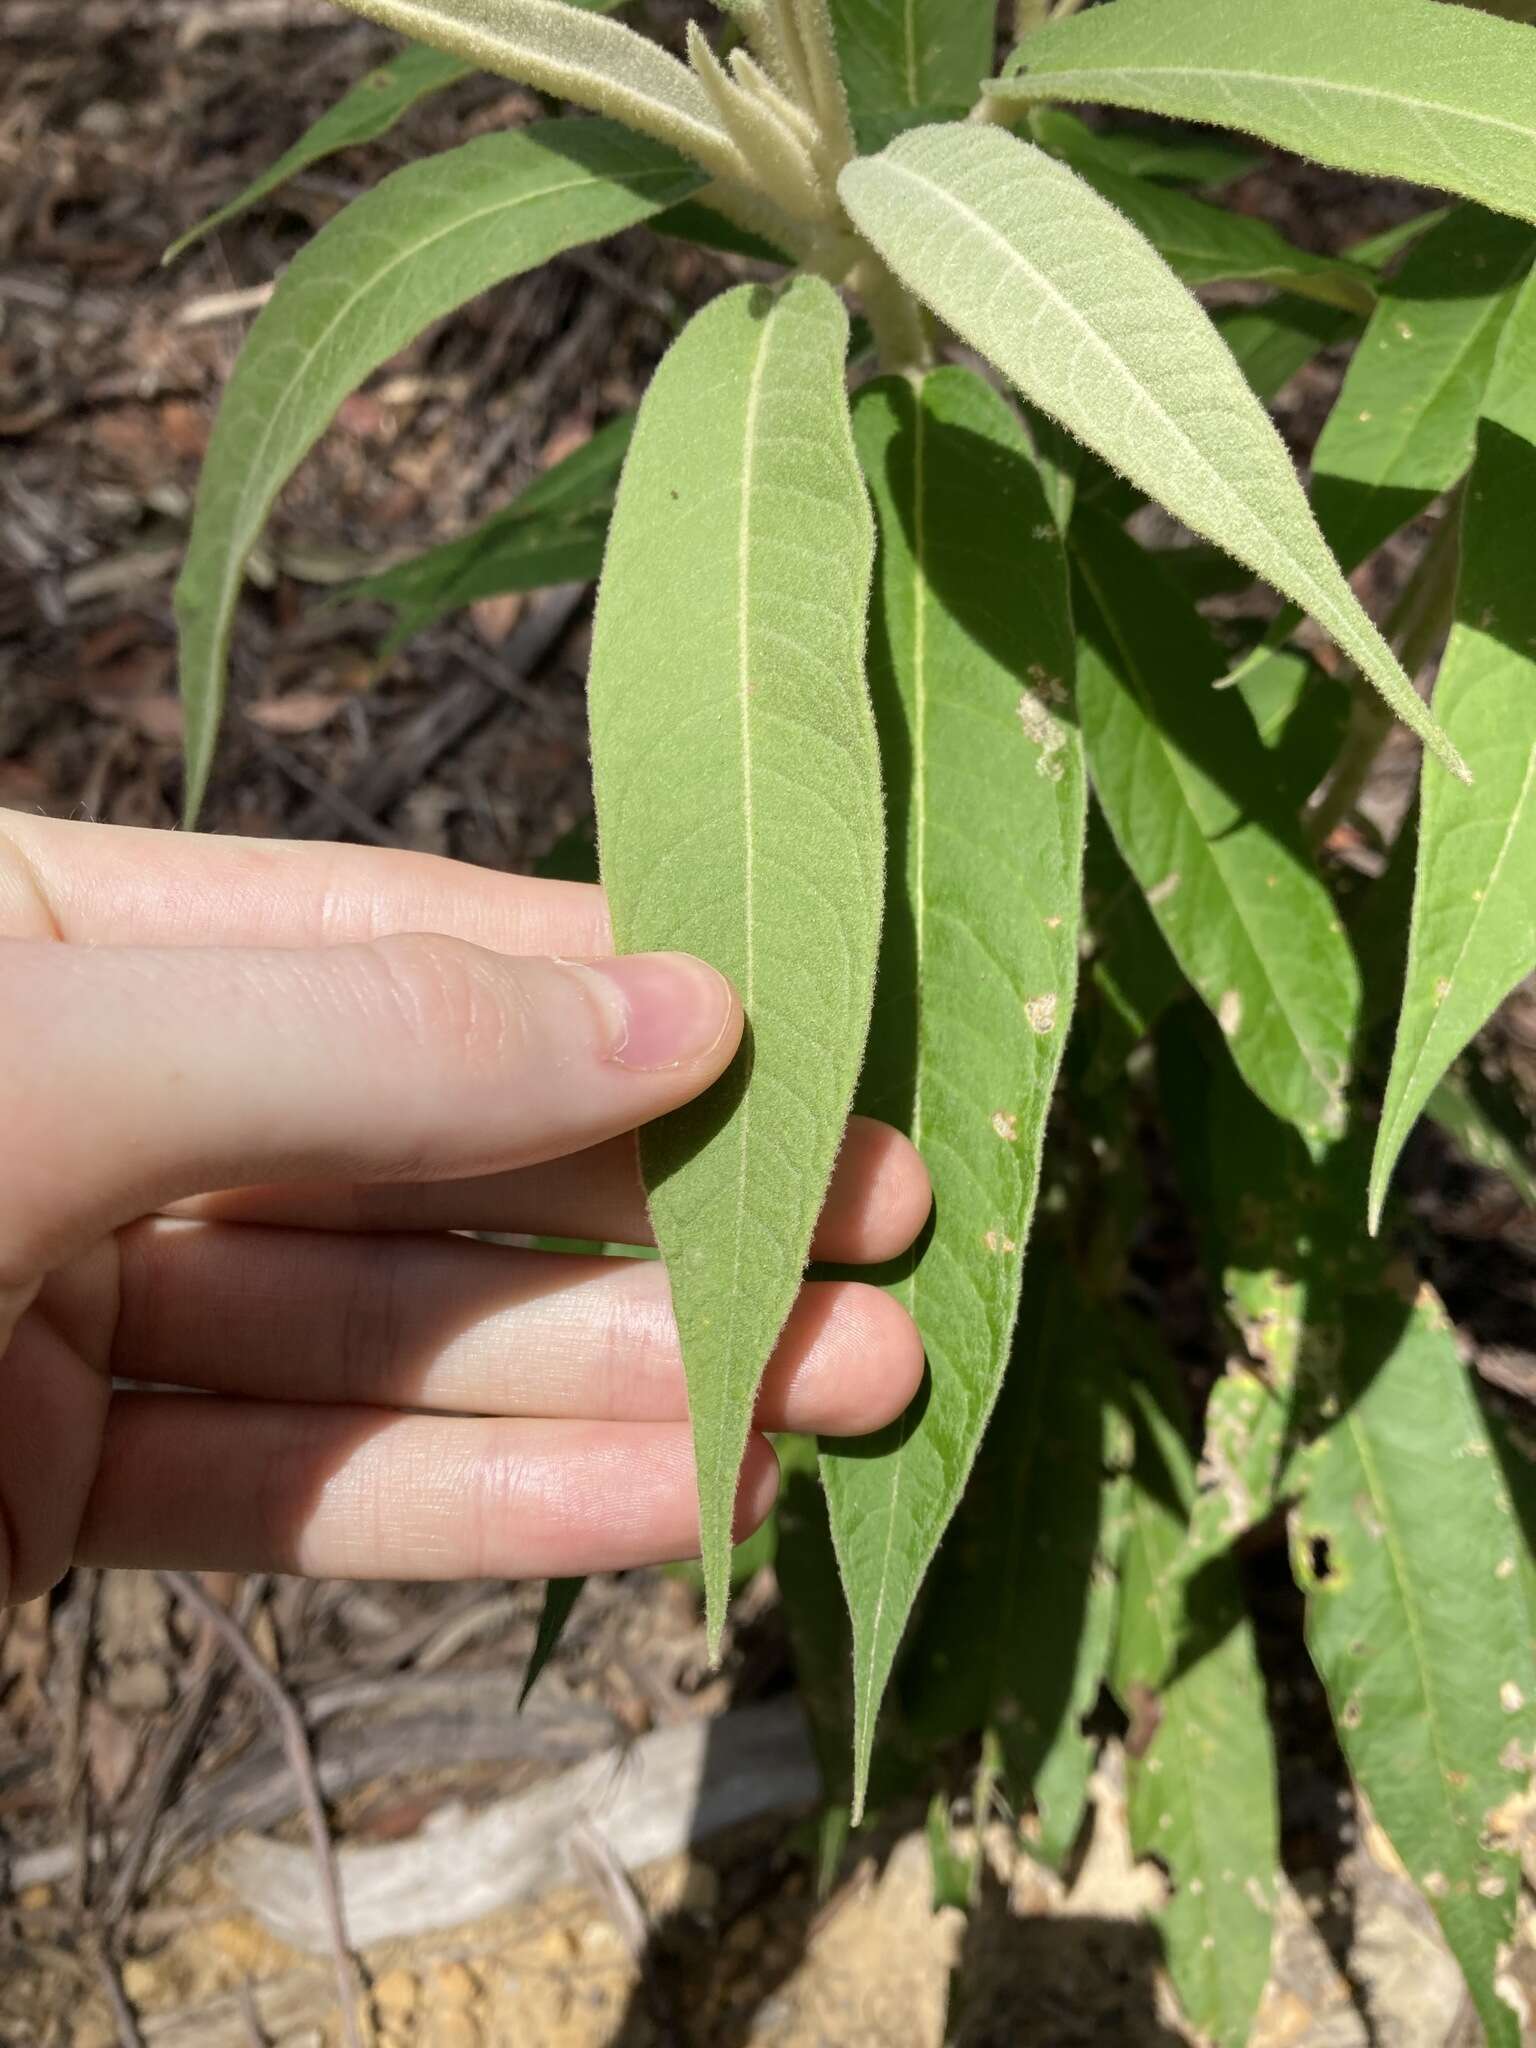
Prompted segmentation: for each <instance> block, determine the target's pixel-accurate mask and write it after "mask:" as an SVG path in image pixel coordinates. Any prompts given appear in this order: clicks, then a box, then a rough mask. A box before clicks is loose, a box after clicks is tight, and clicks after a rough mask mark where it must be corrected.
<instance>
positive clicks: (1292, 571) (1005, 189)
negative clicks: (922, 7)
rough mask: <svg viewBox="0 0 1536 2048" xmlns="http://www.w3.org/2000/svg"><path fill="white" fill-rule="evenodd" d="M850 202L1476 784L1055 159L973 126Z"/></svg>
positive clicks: (1207, 336)
mask: <svg viewBox="0 0 1536 2048" xmlns="http://www.w3.org/2000/svg"><path fill="white" fill-rule="evenodd" d="M1118 5H1119V6H1124V5H1125V0H1118ZM1109 11H1110V12H1111V13H1114V12H1117V11H1118V7H1117V8H1115V9H1111V10H1109ZM838 189H839V191H840V192H841V193H842V196H843V200H844V203H845V205H846V206H847V208H848V211H849V213H850V214H851V215H852V216H853V219H854V222H855V225H856V226H858V227H859V228H861V229H862V230H863V231H864V233H865V234H867V235H868V236H869V238H870V239H871V240H872V241H873V242H874V244H875V246H876V247H877V248H878V249H879V251H880V253H881V255H882V256H884V257H885V259H886V261H887V262H888V263H889V264H890V265H891V267H892V269H894V270H895V271H896V272H897V274H898V275H899V276H900V277H901V278H902V280H903V282H904V283H906V284H907V285H908V286H909V287H910V288H911V289H912V290H913V291H915V292H916V293H917V294H918V295H919V296H920V297H921V298H923V299H924V300H926V302H927V303H928V304H929V305H930V306H932V308H933V309H934V311H935V312H937V313H938V314H939V315H940V317H941V318H942V319H944V320H946V321H947V322H948V323H949V325H950V326H951V327H953V328H954V329H955V331H956V332H957V333H958V334H960V335H961V336H962V337H963V338H964V339H965V340H966V341H968V342H970V344H971V345H972V347H974V348H976V349H978V350H979V351H980V352H981V354H982V355H984V356H986V357H987V358H988V359H989V360H990V361H991V362H993V363H995V364H996V366H997V367H998V368H999V369H1000V370H1001V371H1002V372H1003V373H1004V375H1005V376H1006V377H1008V378H1009V379H1010V381H1011V382H1013V383H1015V384H1016V385H1017V386H1018V387H1019V389H1020V390H1021V391H1023V392H1024V393H1025V394H1026V396H1027V397H1029V398H1031V399H1032V400H1033V401H1034V402H1035V404H1037V405H1038V406H1040V407H1041V409H1042V410H1043V411H1045V412H1049V413H1051V414H1053V415H1054V416H1055V417H1056V418H1057V419H1059V420H1060V421H1061V422H1062V424H1063V425H1064V426H1066V427H1068V428H1070V429H1071V431H1072V432H1073V433H1075V434H1077V435H1078V436H1079V437H1080V438H1081V439H1082V440H1084V441H1086V442H1087V443H1088V445H1089V447H1090V448H1093V449H1094V450H1095V451H1096V452H1097V453H1098V454H1099V455H1101V456H1103V458H1104V459H1105V461H1106V462H1109V463H1110V464H1111V465H1112V466H1113V467H1114V468H1116V469H1118V470H1120V471H1121V472H1122V473H1123V474H1124V475H1125V476H1127V477H1128V478H1129V479H1130V480H1131V482H1132V483H1133V484H1135V485H1136V486H1137V488H1138V489H1139V490H1143V491H1146V492H1147V493H1148V494H1149V495H1150V496H1152V497H1155V498H1157V499H1159V500H1160V501H1161V502H1162V503H1163V504H1164V505H1166V506H1167V508H1168V510H1169V511H1170V512H1172V513H1173V514H1174V515H1175V516H1176V517H1177V518H1179V519H1182V520H1183V521H1184V522H1185V524H1186V525H1187V526H1190V527H1192V528H1193V529H1194V530H1195V532H1197V533H1201V534H1204V535H1205V537H1206V538H1207V539H1208V540H1213V541H1215V542H1216V543H1217V545H1218V546H1220V547H1223V548H1225V549H1226V550H1227V552H1228V553H1229V554H1231V555H1234V556H1235V557H1236V558H1237V560H1238V561H1240V562H1245V563H1246V564H1247V565H1248V567H1249V568H1250V569H1252V570H1254V571H1255V573H1256V574H1258V575H1260V576H1263V577H1265V578H1266V579H1267V580H1268V581H1269V582H1271V583H1273V584H1274V585H1275V586H1276V588H1277V589H1280V590H1282V591H1284V592H1285V593H1286V595H1287V596H1289V597H1292V598H1294V599H1295V601H1296V602H1297V603H1298V604H1302V605H1304V606H1306V607H1307V609H1308V610H1309V611H1310V612H1311V613H1312V615H1313V617H1314V618H1315V619H1316V620H1317V621H1318V623H1319V624H1320V625H1322V626H1324V627H1325V628H1326V629H1327V630H1328V632H1329V633H1331V634H1332V635H1333V637H1334V639H1335V640H1337V641H1338V643H1339V645H1340V646H1341V647H1342V648H1343V649H1344V650H1345V652H1346V653H1348V654H1350V655H1351V656H1352V657H1353V658H1354V660H1355V661H1356V662H1357V663H1358V665H1359V667H1360V668H1361V670H1362V671H1363V673H1365V674H1366V675H1368V676H1369V677H1370V679H1371V680H1372V681H1373V682H1374V683H1375V684H1376V686H1377V688H1378V689H1380V690H1381V692H1382V694H1383V696H1385V697H1386V699H1387V701H1388V702H1389V703H1390V704H1391V706H1392V708H1393V709H1394V711H1396V713H1397V714H1398V716H1399V717H1400V718H1401V719H1402V720H1403V721H1404V723H1405V724H1407V725H1409V726H1411V727H1412V728H1413V729H1414V730H1415V731H1416V732H1418V733H1420V734H1421V735H1422V736H1423V737H1424V738H1425V739H1427V740H1428V742H1429V744H1430V745H1431V746H1433V747H1434V748H1435V749H1436V751H1438V752H1440V753H1441V755H1442V758H1444V759H1446V760H1447V762H1448V763H1449V764H1450V765H1452V766H1455V767H1458V768H1459V765H1460V764H1459V763H1458V762H1457V761H1456V757H1455V755H1454V753H1453V752H1452V751H1450V750H1449V749H1448V748H1447V747H1446V743H1445V741H1444V739H1443V737H1442V736H1441V734H1440V732H1439V729H1438V728H1437V727H1436V726H1435V724H1434V721H1433V720H1432V719H1431V718H1430V717H1429V715H1428V713H1427V712H1426V711H1425V709H1424V706H1423V704H1422V702H1421V701H1420V699H1419V697H1418V696H1417V694H1416V693H1415V691H1414V689H1413V686H1412V684H1411V683H1410V682H1409V681H1408V678H1407V677H1406V676H1405V675H1404V674H1403V673H1402V671H1401V669H1400V668H1399V667H1398V665H1397V663H1396V661H1395V660H1394V658H1393V656H1392V653H1391V650H1390V649H1389V648H1388V647H1387V645H1386V643H1385V641H1384V640H1383V639H1382V638H1381V635H1380V634H1379V633H1378V632H1377V631H1376V629H1375V627H1374V626H1373V625H1372V624H1371V622H1370V620H1369V619H1368V618H1367V617H1366V615H1365V613H1364V612H1363V611H1362V610H1361V608H1360V606H1359V603H1358V602H1357V600H1356V599H1355V597H1354V594H1353V593H1352V591H1351V590H1350V588H1349V586H1348V584H1347V583H1346V582H1345V581H1344V578H1343V577H1342V575H1341V574H1340V573H1339V569H1338V565H1337V564H1336V563H1335V561H1334V559H1333V557H1332V555H1330V554H1329V552H1328V548H1327V545H1326V543H1325V542H1324V540H1323V537H1322V535H1321V534H1320V533H1319V532H1318V530H1317V526H1316V523H1315V522H1314V520H1313V518H1312V513H1311V510H1310V508H1309V506H1308V504H1307V501H1306V494H1305V492H1304V491H1303V490H1302V488H1301V484H1300V482H1299V481H1298V479H1297V476H1296V472H1295V471H1294V469H1293V468H1292V467H1291V461H1290V457H1289V456H1288V455H1287V454H1286V452H1285V448H1284V445H1283V444H1282V442H1281V440H1280V437H1279V435H1278V434H1277V433H1276V431H1275V429H1274V426H1273V425H1272V424H1271V422H1270V420H1269V419H1268V418H1267V416H1266V415H1265V413H1264V412H1263V410H1262V408H1261V407H1260V406H1259V404H1258V402H1257V401H1256V400H1255V398H1254V396H1253V394H1252V392H1251V391H1250V390H1249V388H1248V386H1247V385H1246V384H1245V382H1244V381H1243V377H1242V373H1241V372H1240V371H1239V369H1238V367H1237V365H1236V363H1234V362H1233V360H1232V357H1231V355H1230V354H1229V353H1228V351H1227V350H1226V348H1225V347H1224V346H1223V345H1222V342H1221V338H1220V336H1219V335H1218V334H1217V333H1216V330H1215V329H1214V328H1213V327H1212V325H1211V323H1210V321H1209V319H1208V318H1207V316H1206V314H1205V312H1204V311H1203V310H1202V308H1201V307H1200V306H1199V305H1198V304H1197V302H1196V301H1195V300H1193V299H1192V298H1190V296H1189V294H1188V293H1187V292H1186V291H1185V290H1184V289H1183V287H1182V286H1181V285H1180V284H1179V283H1178V281H1177V280H1176V279H1175V278H1174V277H1173V275H1172V274H1171V273H1170V272H1169V270H1168V269H1167V267H1166V266H1165V265H1164V264H1163V263H1162V262H1161V261H1160V260H1159V258H1158V257H1157V256H1156V254H1155V253H1154V252H1153V251H1152V250H1151V249H1150V248H1149V247H1148V246H1147V244H1146V242H1145V241H1144V240H1143V239H1142V237H1141V236H1140V235H1139V234H1138V233H1137V232H1136V230H1135V229H1134V228H1133V227H1132V226H1131V225H1130V223H1129V222H1128V221H1126V220H1124V219H1123V218H1122V217H1121V216H1120V215H1119V214H1118V213H1116V211H1115V209H1114V208H1113V207H1112V206H1110V205H1109V204H1108V202H1107V201H1106V200H1103V199H1101V198H1100V197H1099V195H1098V194H1097V193H1096V192H1094V191H1092V190H1091V189H1090V188H1089V187H1088V186H1087V185H1085V184H1084V183H1083V182H1082V180H1081V179H1080V178H1078V177H1077V176H1076V175H1075V174H1074V173H1073V172H1072V171H1069V170H1068V169H1067V168H1066V166H1065V165H1063V164H1059V163H1057V162H1056V161H1055V159H1054V158H1052V157H1048V156H1047V155H1046V154H1045V153H1044V151H1043V150H1038V149H1032V148H1031V147H1030V146H1029V145H1028V144H1027V143H1023V142H1019V141H1017V140H1016V139H1015V138H1014V137H1013V136H1011V135H1007V134H1004V133H1003V132H1002V130H1000V129H997V128H988V127H983V126H982V125H980V124H979V123H975V122H972V123H968V124H965V125H961V126H954V127H945V128H920V129H917V130H915V131H914V132H913V133H911V134H909V135H904V136H902V137H900V138H899V139H898V140H897V141H895V142H893V143H892V144H891V146H890V147H889V149H887V150H886V151H885V152H884V154H883V155H881V156H879V157H874V158H868V159H863V160H861V161H859V162H857V163H852V164H850V165H849V166H848V168H847V169H846V170H845V171H844V172H843V174H842V177H841V178H840V180H839V181H838Z"/></svg>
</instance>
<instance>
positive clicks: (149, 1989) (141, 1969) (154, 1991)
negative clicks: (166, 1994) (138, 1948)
mask: <svg viewBox="0 0 1536 2048" xmlns="http://www.w3.org/2000/svg"><path fill="white" fill-rule="evenodd" d="M123 1989H124V1991H125V1992H126V1993H127V1994H128V1997H129V1998H130V1999H131V2000H132V2002H133V2003H134V2004H135V2005H146V2004H149V2003H151V2002H152V2001H153V2000H154V1999H156V1998H158V1997H159V1995H160V1972H159V1971H158V1970H157V1969H156V1968H155V1966H154V1964H153V1963H150V1962H146V1961H145V1960H144V1958H143V1957H142V1956H132V1957H130V1958H129V1960H128V1961H127V1962H126V1963H124V1965H123Z"/></svg>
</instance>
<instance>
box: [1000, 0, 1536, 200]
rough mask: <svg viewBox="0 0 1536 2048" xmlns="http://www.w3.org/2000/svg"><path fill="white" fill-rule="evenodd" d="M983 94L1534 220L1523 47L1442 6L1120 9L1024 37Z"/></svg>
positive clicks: (1434, 2) (1166, 2) (1535, 171)
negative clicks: (1129, 120)
mask: <svg viewBox="0 0 1536 2048" xmlns="http://www.w3.org/2000/svg"><path fill="white" fill-rule="evenodd" d="M991 90H992V91H993V92H994V93H996V94H997V95H998V97H999V98H1004V99H1018V100H1024V101H1028V100H1097V101H1100V102H1102V103H1103V104H1105V105H1108V106H1116V107H1141V108H1144V109H1146V110H1147V111H1148V112H1149V113H1154V114H1176V115H1181V116H1183V117H1186V118H1188V119H1190V120H1196V121H1214V122H1216V123H1218V124H1219V125H1220V126H1221V127H1223V128H1237V129H1241V130H1242V131H1243V132H1244V133H1246V134H1249V135H1259V136H1262V137H1263V139H1264V140H1265V141H1266V142H1273V143H1278V144H1279V145H1280V146H1281V147H1282V148H1284V149H1294V150H1297V151H1299V152H1300V154H1301V155H1303V156H1309V157H1314V158H1316V159H1317V161H1318V162H1319V163H1325V164H1336V165H1337V166H1338V167H1339V168H1340V169H1342V170H1347V171H1365V172H1368V173H1370V174H1373V175H1375V176H1378V177H1390V178H1409V179H1412V180H1413V182H1414V183H1415V184H1419V185H1436V186H1439V187H1440V188H1441V189H1442V190H1444V191H1447V192H1458V193H1460V194H1461V195H1462V197H1463V198H1466V199H1477V200H1481V201H1482V203H1483V204H1484V205H1485V206H1491V207H1493V208H1494V209H1495V210H1496V211H1497V212H1499V213H1513V214H1518V215H1520V216H1521V217H1522V218H1523V219H1525V220H1536V64H1533V63H1532V50H1531V37H1530V35H1529V33H1528V32H1527V31H1526V30H1525V29H1522V28H1518V27H1515V26H1514V25H1512V24H1511V23H1508V22H1499V21H1492V20H1488V19H1486V18H1484V17H1483V16H1480V15H1477V14H1474V13H1472V11H1471V10H1470V9H1469V8H1465V7H1448V6H1445V5H1443V4H1441V0H1370V5H1369V6H1353V7H1348V8H1340V7H1339V6H1338V5H1337V0H1285V5H1284V6H1248V7H1234V6H1232V5H1231V0H1116V4H1115V5H1114V6H1113V7H1104V8H1094V9H1093V10H1092V11H1091V12H1089V13H1086V14H1080V15H1076V16H1074V17H1073V18H1072V19H1070V20H1066V21H1060V22H1054V23H1052V24H1051V25H1050V26H1049V27H1047V28H1045V29H1042V30H1041V32H1040V33H1039V34H1038V35H1035V36H1031V37H1030V38H1029V40H1028V42H1026V43H1024V44H1022V45H1021V46H1020V48H1019V49H1018V50H1017V51H1015V53H1014V55H1013V57H1012V58H1011V59H1010V60H1009V75H1008V76H1007V77H1006V78H1003V79H999V80H996V81H994V83H993V85H992V87H991Z"/></svg>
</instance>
